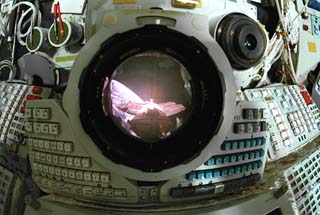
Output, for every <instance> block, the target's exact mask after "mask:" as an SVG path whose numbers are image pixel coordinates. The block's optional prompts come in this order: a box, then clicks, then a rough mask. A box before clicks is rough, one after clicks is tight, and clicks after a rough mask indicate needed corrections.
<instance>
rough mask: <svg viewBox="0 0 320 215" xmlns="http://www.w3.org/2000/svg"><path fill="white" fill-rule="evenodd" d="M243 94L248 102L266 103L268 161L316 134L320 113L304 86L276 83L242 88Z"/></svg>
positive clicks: (298, 146) (317, 133) (305, 141)
mask: <svg viewBox="0 0 320 215" xmlns="http://www.w3.org/2000/svg"><path fill="white" fill-rule="evenodd" d="M244 95H245V97H246V99H247V100H249V101H265V102H267V103H268V107H269V108H268V109H267V110H268V112H269V114H270V116H271V118H270V124H269V131H270V142H271V144H270V145H269V148H268V152H269V153H268V155H269V159H270V160H277V159H279V158H282V157H284V156H286V155H288V154H290V153H291V152H293V151H295V150H298V149H299V148H301V147H303V146H304V145H306V144H307V143H309V142H311V141H312V140H313V139H314V138H315V137H317V136H318V135H319V134H320V131H319V122H320V112H319V109H318V107H317V105H316V104H315V103H314V101H313V99H312V98H311V96H310V95H309V93H308V91H307V90H306V88H305V86H304V85H299V86H298V85H292V86H283V85H276V86H271V87H267V88H260V89H253V90H246V91H245V92H244Z"/></svg>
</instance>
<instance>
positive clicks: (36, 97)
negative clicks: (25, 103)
mask: <svg viewBox="0 0 320 215" xmlns="http://www.w3.org/2000/svg"><path fill="white" fill-rule="evenodd" d="M36 99H42V97H41V96H34V95H27V100H36Z"/></svg>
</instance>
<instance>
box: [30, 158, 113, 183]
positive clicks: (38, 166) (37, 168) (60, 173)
mask: <svg viewBox="0 0 320 215" xmlns="http://www.w3.org/2000/svg"><path fill="white" fill-rule="evenodd" d="M32 169H33V174H34V175H37V173H38V174H39V175H42V176H47V177H48V178H52V176H56V177H63V178H69V179H76V180H78V181H79V183H81V181H88V182H97V183H109V182H110V174H109V173H104V172H92V171H83V170H76V169H71V168H62V167H58V166H52V165H47V164H43V163H37V162H33V164H32Z"/></svg>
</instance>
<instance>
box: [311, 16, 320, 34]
mask: <svg viewBox="0 0 320 215" xmlns="http://www.w3.org/2000/svg"><path fill="white" fill-rule="evenodd" d="M311 31H312V34H313V35H314V36H317V37H320V17H318V16H314V15H312V16H311Z"/></svg>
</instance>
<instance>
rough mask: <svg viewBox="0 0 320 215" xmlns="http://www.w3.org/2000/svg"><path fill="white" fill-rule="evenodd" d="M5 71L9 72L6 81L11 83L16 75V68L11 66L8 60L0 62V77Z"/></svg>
mask: <svg viewBox="0 0 320 215" xmlns="http://www.w3.org/2000/svg"><path fill="white" fill-rule="evenodd" d="M5 69H8V70H9V77H8V79H7V80H6V81H12V80H13V79H14V78H15V77H16V74H17V72H16V71H17V70H16V67H15V66H14V65H13V63H12V62H11V61H9V60H3V61H1V62H0V76H1V75H2V73H3V72H4V70H5Z"/></svg>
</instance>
